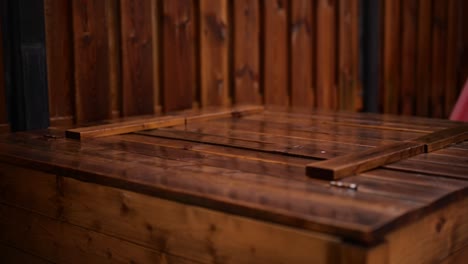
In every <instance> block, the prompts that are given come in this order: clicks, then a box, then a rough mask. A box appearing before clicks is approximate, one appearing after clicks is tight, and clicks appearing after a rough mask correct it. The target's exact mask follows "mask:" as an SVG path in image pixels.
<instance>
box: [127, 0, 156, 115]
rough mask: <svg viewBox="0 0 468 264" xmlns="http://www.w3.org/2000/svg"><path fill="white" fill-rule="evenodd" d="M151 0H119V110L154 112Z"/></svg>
mask: <svg viewBox="0 0 468 264" xmlns="http://www.w3.org/2000/svg"><path fill="white" fill-rule="evenodd" d="M151 10H152V4H151V1H150V0H123V1H121V2H120V13H121V14H120V15H121V23H122V91H123V92H122V94H123V96H122V105H123V109H122V114H123V116H132V115H145V114H153V113H154V110H155V102H154V93H155V91H154V81H155V80H154V79H153V67H154V63H155V62H153V52H156V51H154V50H153V44H152V41H153V39H152V37H153V31H152V30H153V29H152V18H151V15H152V14H153V12H152V11H151Z"/></svg>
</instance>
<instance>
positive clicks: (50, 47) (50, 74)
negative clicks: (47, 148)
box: [0, 0, 75, 126]
mask: <svg viewBox="0 0 468 264" xmlns="http://www.w3.org/2000/svg"><path fill="white" fill-rule="evenodd" d="M44 14H45V29H46V44H47V45H46V48H47V82H48V85H49V115H50V119H51V126H57V125H63V124H67V125H71V124H73V123H74V115H75V109H74V100H75V99H74V89H73V85H74V79H73V64H74V60H73V48H72V47H73V46H72V43H73V42H72V41H73V31H72V28H73V24H72V18H71V17H72V16H71V14H72V13H71V2H70V1H54V0H46V1H44ZM0 123H1V121H0Z"/></svg>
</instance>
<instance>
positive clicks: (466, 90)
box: [450, 80, 468, 122]
mask: <svg viewBox="0 0 468 264" xmlns="http://www.w3.org/2000/svg"><path fill="white" fill-rule="evenodd" d="M450 120H453V121H463V122H468V80H467V81H466V82H465V86H464V87H463V91H462V92H461V94H460V97H458V100H457V103H456V104H455V107H454V108H453V110H452V114H451V115H450Z"/></svg>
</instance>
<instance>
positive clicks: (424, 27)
mask: <svg viewBox="0 0 468 264" xmlns="http://www.w3.org/2000/svg"><path fill="white" fill-rule="evenodd" d="M431 14H432V1H430V0H419V9H418V32H417V34H418V35H417V39H418V41H417V62H416V79H417V83H416V85H417V86H416V87H417V91H418V96H417V97H416V114H417V115H419V116H428V115H429V108H430V105H429V98H430V97H429V95H430V89H431V87H432V86H431V83H432V81H431V71H432V67H431V54H432V52H431V50H432V24H431V21H432V17H431Z"/></svg>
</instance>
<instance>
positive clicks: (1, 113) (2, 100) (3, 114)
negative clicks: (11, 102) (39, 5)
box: [0, 19, 10, 133]
mask: <svg viewBox="0 0 468 264" xmlns="http://www.w3.org/2000/svg"><path fill="white" fill-rule="evenodd" d="M0 36H3V35H2V20H1V19H0ZM5 92H6V85H5V78H4V69H3V41H0V133H4V132H8V131H9V130H10V127H9V125H8V124H7V123H8V114H7V113H8V112H7V101H6V95H5Z"/></svg>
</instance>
